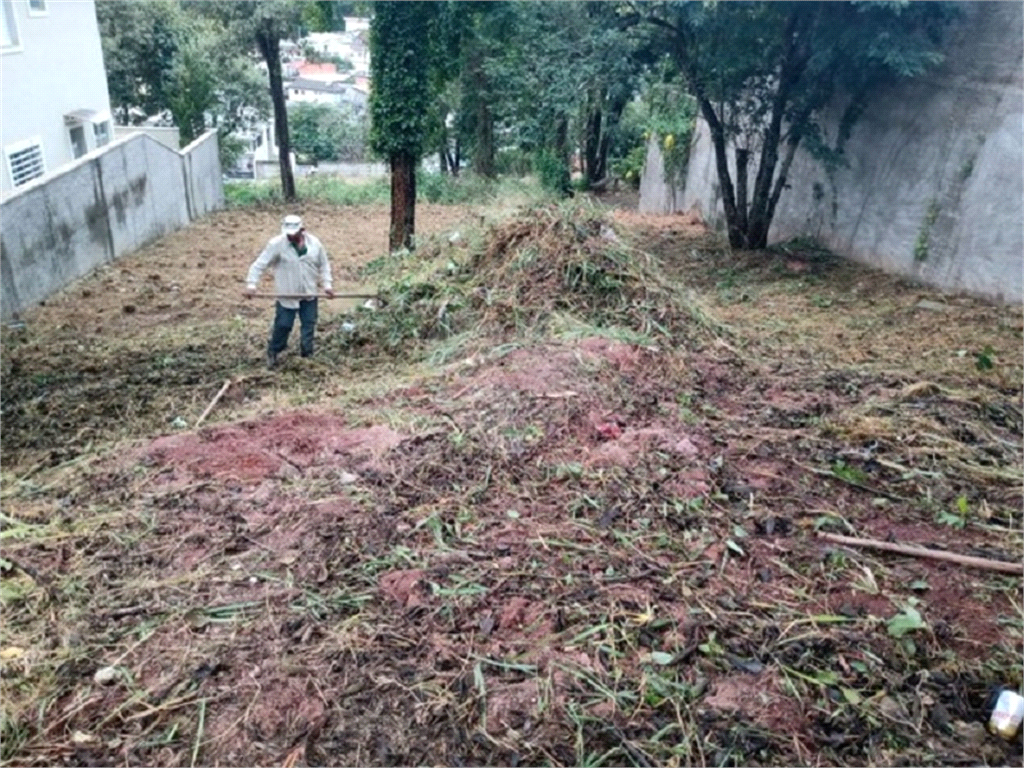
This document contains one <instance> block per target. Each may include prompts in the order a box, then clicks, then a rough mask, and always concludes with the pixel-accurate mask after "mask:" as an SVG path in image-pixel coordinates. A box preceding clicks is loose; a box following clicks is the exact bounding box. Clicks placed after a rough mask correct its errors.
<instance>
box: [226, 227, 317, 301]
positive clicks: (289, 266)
mask: <svg viewBox="0 0 1024 768" xmlns="http://www.w3.org/2000/svg"><path fill="white" fill-rule="evenodd" d="M304 234H305V239H306V253H305V255H303V256H300V255H299V253H298V251H296V250H295V246H293V245H292V244H291V243H289V242H288V238H287V237H285V236H284V235H283V234H282V235H277V236H276V237H272V238H271V239H270V242H268V243H267V247H266V248H264V249H263V253H261V254H260V255H259V257H258V258H257V259H256V261H254V262H253V263H252V266H251V267H249V274H248V276H247V277H246V279H245V281H246V283H247V284H248V286H249V288H252V289H255V288H256V284H257V283H259V281H260V277H262V276H263V272H264V271H265V270H266V269H267V267H270V268H271V269H273V271H274V291H275V293H276V294H277V295H278V296H309V297H310V298H313V297H315V296H316V295H317V281H318V280H319V281H320V282H321V283H323V286H324V289H325V290H331V289H332V288H333V287H334V285H333V283H332V281H331V262H330V260H329V259H328V258H327V251H326V250H324V246H323V244H322V243H321V242H320V240H318V239H317V238H316V237H314V236H313V235H311V234H309V233H308V232H306V233H304ZM278 301H279V302H280V304H281V306H282V307H287V308H288V309H298V308H299V301H298V299H278Z"/></svg>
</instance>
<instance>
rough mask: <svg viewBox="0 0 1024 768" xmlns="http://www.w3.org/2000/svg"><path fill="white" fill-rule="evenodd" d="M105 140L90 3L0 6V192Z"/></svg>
mask: <svg viewBox="0 0 1024 768" xmlns="http://www.w3.org/2000/svg"><path fill="white" fill-rule="evenodd" d="M112 138H113V125H112V122H111V118H110V96H109V94H108V92H107V74H106V71H105V70H104V67H103V50H102V48H101V47H100V31H99V25H98V23H97V21H96V5H95V2H94V0H76V2H67V1H66V0H0V150H2V152H3V170H2V172H0V191H2V192H5V193H6V192H9V191H11V190H12V189H14V188H16V187H20V186H22V185H23V184H27V183H28V182H30V181H32V180H33V179H37V178H40V177H41V176H44V175H45V174H48V173H50V172H52V171H56V170H57V169H59V168H60V167H61V166H64V165H67V164H68V163H70V162H72V161H73V160H75V159H77V158H79V157H81V156H82V155H84V154H86V153H88V152H91V151H92V150H94V149H96V148H97V147H101V146H103V145H105V144H107V143H109V142H110V140H111V139H112Z"/></svg>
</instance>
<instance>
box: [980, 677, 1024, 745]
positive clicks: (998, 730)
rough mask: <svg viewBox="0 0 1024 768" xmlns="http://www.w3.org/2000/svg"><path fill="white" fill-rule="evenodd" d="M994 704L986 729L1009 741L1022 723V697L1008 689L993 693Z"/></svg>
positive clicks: (1023, 705) (1023, 718) (1023, 710)
mask: <svg viewBox="0 0 1024 768" xmlns="http://www.w3.org/2000/svg"><path fill="white" fill-rule="evenodd" d="M993 698H994V699H995V704H994V706H993V707H992V714H991V715H990V716H989V719H988V729H989V731H991V732H992V733H994V734H997V735H999V736H1002V737H1003V738H1004V739H1006V740H1007V741H1011V740H1012V739H1013V738H1014V737H1015V736H1016V735H1017V732H1018V731H1019V730H1020V725H1021V721H1024V697H1022V696H1021V695H1020V694H1019V693H1017V692H1016V691H1011V690H1010V689H1008V688H999V689H997V690H996V691H993Z"/></svg>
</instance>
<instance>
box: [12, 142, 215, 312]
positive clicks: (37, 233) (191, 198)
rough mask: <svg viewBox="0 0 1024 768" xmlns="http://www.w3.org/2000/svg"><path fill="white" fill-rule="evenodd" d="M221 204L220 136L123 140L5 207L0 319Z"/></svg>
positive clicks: (21, 192) (34, 185)
mask: <svg viewBox="0 0 1024 768" xmlns="http://www.w3.org/2000/svg"><path fill="white" fill-rule="evenodd" d="M223 206H224V188H223V182H222V178H221V170H220V158H219V156H218V154H217V133H216V131H210V132H208V133H206V134H205V135H203V136H201V137H200V138H198V139H197V140H196V141H194V142H193V143H192V144H190V145H189V146H187V147H185V148H184V149H182V150H181V151H176V150H173V149H170V148H168V147H166V146H164V145H163V144H161V143H159V142H157V141H156V140H154V139H153V138H151V137H150V136H147V135H142V134H139V135H134V136H128V137H125V138H122V139H118V140H116V141H114V142H113V143H111V144H108V145H107V146H105V147H103V148H101V149H98V150H95V151H94V152H91V153H90V154H88V155H85V156H83V157H82V158H80V159H79V160H76V161H75V162H74V163H72V164H70V165H68V166H67V167H66V168H64V169H61V170H60V171H57V172H56V173H54V174H52V175H49V176H44V177H42V178H40V179H38V180H36V181H34V182H30V183H29V184H26V185H25V186H24V187H20V188H18V189H17V190H15V191H13V192H11V193H10V194H8V195H7V196H6V197H5V198H4V199H3V201H2V202H0V221H2V224H3V226H2V229H0V316H2V317H3V319H5V320H6V319H8V318H10V317H11V316H12V315H14V314H15V313H17V312H21V311H23V310H24V309H26V308H27V307H29V306H31V305H33V304H35V303H36V302H39V301H42V300H43V299H45V298H46V297H47V296H49V295H50V294H51V293H53V292H54V291H57V290H59V289H60V288H63V287H64V286H66V285H67V284H68V283H70V282H71V281H73V280H76V279H78V278H79V277H82V276H83V275H86V274H88V273H89V272H90V271H92V270H93V269H95V268H96V267H98V266H100V265H102V264H104V263H106V262H109V261H113V260H114V259H116V258H118V257H120V256H123V255H125V254H128V253H132V252H133V251H137V250H138V249H139V248H142V247H143V246H145V245H146V244H148V243H150V242H152V241H153V240H155V239H157V238H159V237H161V236H162V235H165V234H167V233H168V232H173V231H174V230H177V229H181V228H182V227H184V226H186V225H188V224H189V223H190V222H192V221H195V220H196V219H199V218H201V217H203V216H205V215H206V214H208V213H210V212H211V211H214V210H217V209H218V208H222V207H223Z"/></svg>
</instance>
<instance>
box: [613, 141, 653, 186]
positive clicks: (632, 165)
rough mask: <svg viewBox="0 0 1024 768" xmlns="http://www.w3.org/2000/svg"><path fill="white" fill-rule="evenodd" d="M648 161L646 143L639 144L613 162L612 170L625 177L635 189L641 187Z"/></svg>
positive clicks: (620, 176)
mask: <svg viewBox="0 0 1024 768" xmlns="http://www.w3.org/2000/svg"><path fill="white" fill-rule="evenodd" d="M645 162H647V147H646V145H645V144H642V143H641V144H637V145H636V146H635V147H633V148H632V149H630V150H629V153H628V154H627V155H626V156H625V157H622V158H619V159H618V160H616V161H614V162H613V163H612V172H613V173H614V174H615V175H616V176H618V177H619V178H620V179H623V180H624V181H625V182H626V183H627V184H629V185H630V186H631V187H633V189H638V188H639V187H640V178H641V177H642V176H643V172H644V163H645Z"/></svg>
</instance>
